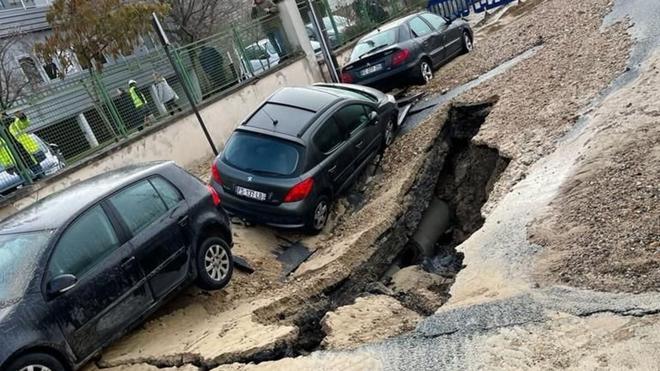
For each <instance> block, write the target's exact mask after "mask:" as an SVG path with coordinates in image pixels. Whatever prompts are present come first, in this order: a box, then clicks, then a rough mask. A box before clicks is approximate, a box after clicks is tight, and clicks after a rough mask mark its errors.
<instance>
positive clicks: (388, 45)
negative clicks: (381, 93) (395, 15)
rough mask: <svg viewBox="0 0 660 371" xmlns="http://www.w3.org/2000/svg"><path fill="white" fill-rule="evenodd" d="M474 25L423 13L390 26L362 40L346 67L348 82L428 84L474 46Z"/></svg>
mask: <svg viewBox="0 0 660 371" xmlns="http://www.w3.org/2000/svg"><path fill="white" fill-rule="evenodd" d="M472 40H473V35H472V29H471V28H470V25H469V24H468V23H467V22H465V21H464V20H462V19H457V20H455V21H449V20H447V19H445V18H443V17H441V16H439V15H436V14H433V13H429V12H421V13H417V14H413V15H410V16H407V17H405V18H402V19H399V20H396V21H393V22H391V23H388V24H386V25H384V26H382V27H380V28H378V29H377V30H375V31H372V32H371V33H369V34H367V35H366V36H364V37H363V38H362V39H360V40H359V41H358V42H357V44H356V45H355V48H354V49H353V52H352V54H351V59H350V60H349V62H348V64H346V65H345V66H344V67H343V68H342V74H341V79H342V81H343V82H345V83H354V84H361V85H367V86H375V87H383V86H388V87H389V86H392V85H395V84H396V83H397V82H398V80H397V79H398V78H402V77H403V78H404V79H405V80H410V79H412V80H413V81H414V82H415V83H419V84H426V83H427V82H429V81H430V80H431V79H432V78H433V70H434V69H435V68H438V67H440V66H441V65H442V64H444V63H447V62H448V61H449V60H451V58H453V57H455V56H456V55H458V54H460V53H467V52H469V51H471V50H472V47H473V43H472Z"/></svg>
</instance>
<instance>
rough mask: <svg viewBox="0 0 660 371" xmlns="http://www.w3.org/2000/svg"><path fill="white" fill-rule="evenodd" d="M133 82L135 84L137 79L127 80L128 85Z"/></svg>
mask: <svg viewBox="0 0 660 371" xmlns="http://www.w3.org/2000/svg"><path fill="white" fill-rule="evenodd" d="M131 84H135V85H137V81H135V80H128V85H131Z"/></svg>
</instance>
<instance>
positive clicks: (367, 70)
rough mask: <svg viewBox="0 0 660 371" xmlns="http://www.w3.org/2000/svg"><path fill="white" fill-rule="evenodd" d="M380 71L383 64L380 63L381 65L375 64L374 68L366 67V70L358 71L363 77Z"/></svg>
mask: <svg viewBox="0 0 660 371" xmlns="http://www.w3.org/2000/svg"><path fill="white" fill-rule="evenodd" d="M382 69H383V64H382V63H381V64H377V65H375V66H371V67H367V68H365V69H363V70H362V71H360V73H361V74H362V76H365V75H370V74H372V73H374V72H378V71H380V70H382Z"/></svg>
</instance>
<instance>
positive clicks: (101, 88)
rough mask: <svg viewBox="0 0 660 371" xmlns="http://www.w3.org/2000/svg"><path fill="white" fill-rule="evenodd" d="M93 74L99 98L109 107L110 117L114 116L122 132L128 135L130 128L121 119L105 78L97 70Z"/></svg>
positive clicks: (93, 81)
mask: <svg viewBox="0 0 660 371" xmlns="http://www.w3.org/2000/svg"><path fill="white" fill-rule="evenodd" d="M91 75H92V86H93V88H94V90H95V91H96V94H97V96H98V97H99V100H100V101H101V103H103V104H104V105H105V106H106V107H108V111H109V112H110V117H111V118H112V121H114V123H115V124H116V125H117V128H118V129H119V132H120V134H121V135H122V136H124V137H128V130H127V129H126V126H125V125H124V121H123V120H122V119H121V116H120V115H119V112H118V111H117V107H115V104H114V102H113V101H112V98H111V97H110V95H109V94H108V91H107V90H106V87H105V84H104V83H103V80H102V79H101V77H100V76H99V74H98V73H96V71H91Z"/></svg>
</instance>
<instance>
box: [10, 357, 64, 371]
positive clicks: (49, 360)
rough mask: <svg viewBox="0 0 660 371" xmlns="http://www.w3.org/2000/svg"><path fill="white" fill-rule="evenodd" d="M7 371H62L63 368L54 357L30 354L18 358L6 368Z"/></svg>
mask: <svg viewBox="0 0 660 371" xmlns="http://www.w3.org/2000/svg"><path fill="white" fill-rule="evenodd" d="M7 370H8V371H64V370H65V369H64V366H63V365H62V364H61V363H60V361H58V360H57V359H56V358H55V357H53V356H51V355H49V354H45V353H30V354H25V355H22V356H20V357H19V358H18V359H16V360H15V361H14V362H12V363H10V364H9V367H7Z"/></svg>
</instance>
